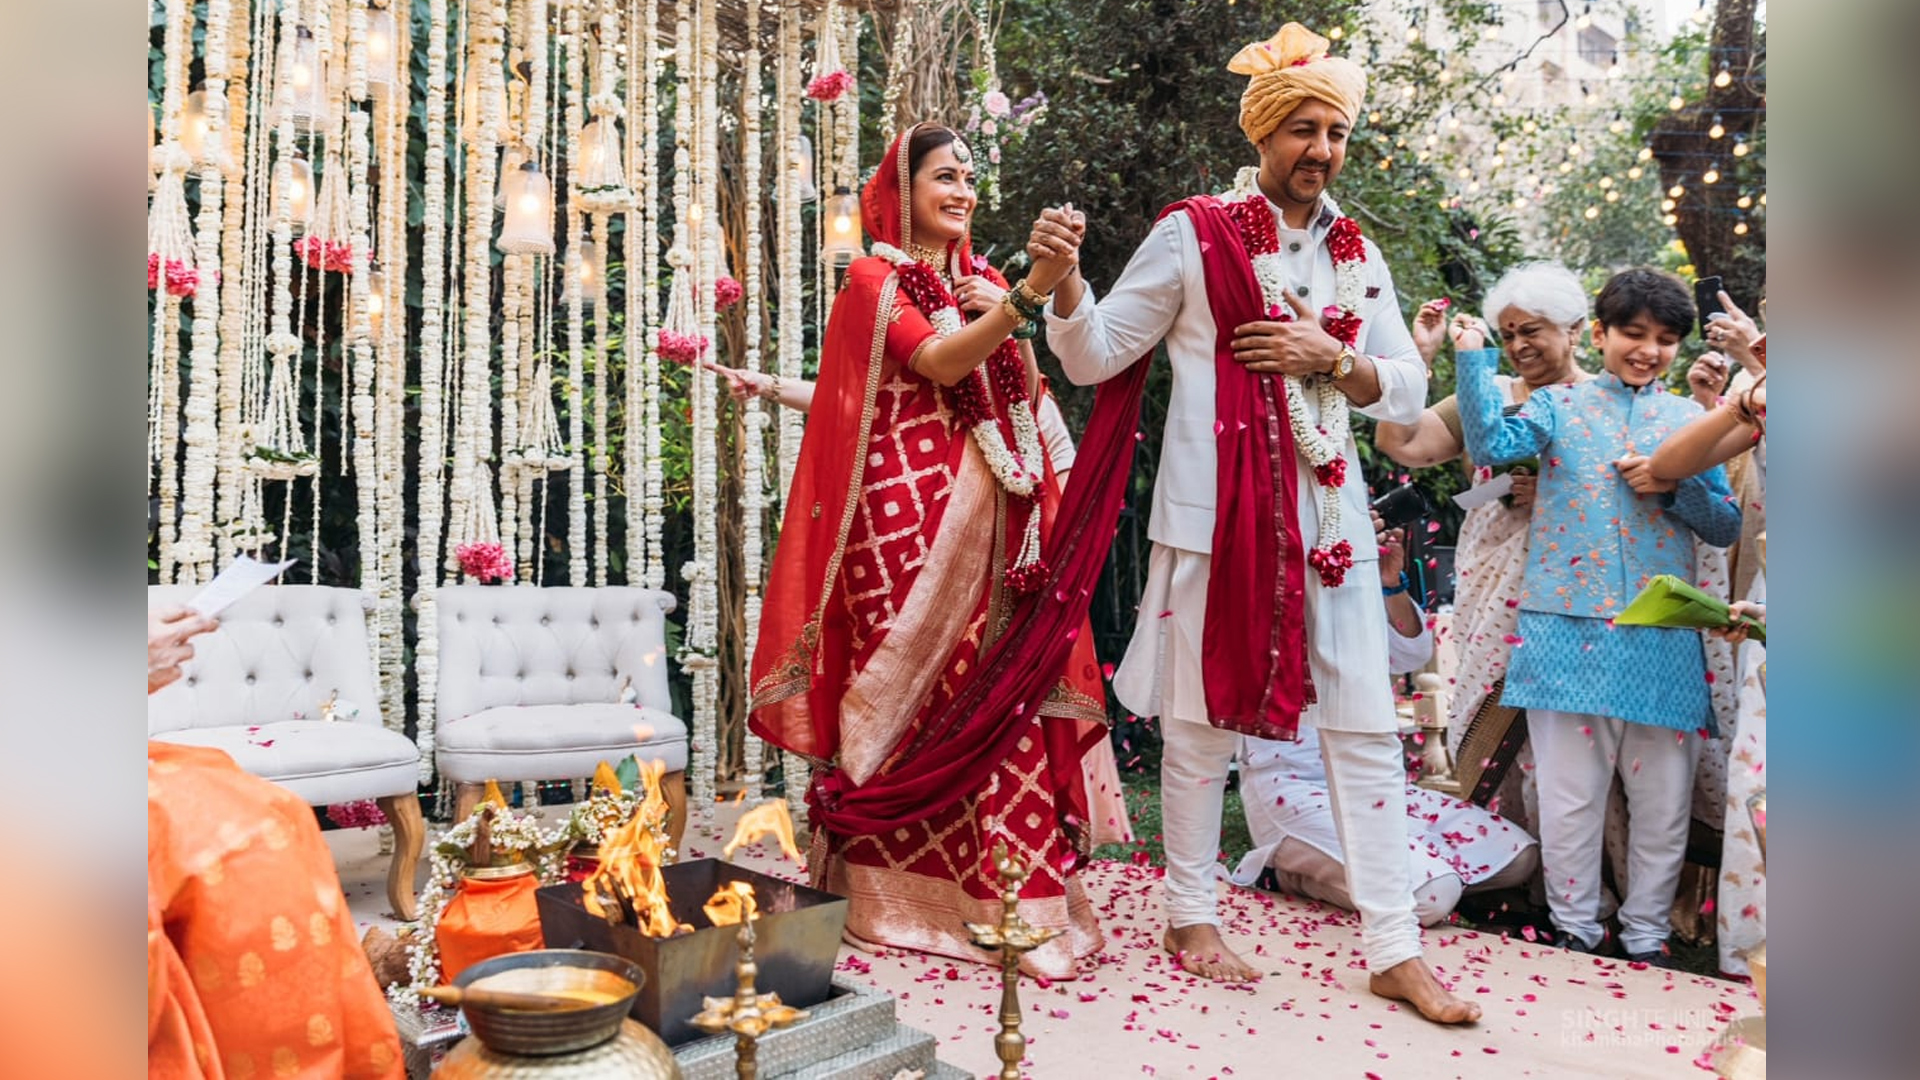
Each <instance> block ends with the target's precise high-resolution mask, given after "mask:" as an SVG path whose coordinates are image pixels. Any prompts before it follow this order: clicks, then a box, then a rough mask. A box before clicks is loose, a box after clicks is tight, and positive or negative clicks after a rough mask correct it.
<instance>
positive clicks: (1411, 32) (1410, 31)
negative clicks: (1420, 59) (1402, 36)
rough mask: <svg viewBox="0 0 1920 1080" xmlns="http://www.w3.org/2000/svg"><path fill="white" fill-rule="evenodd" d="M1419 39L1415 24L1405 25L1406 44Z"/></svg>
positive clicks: (1418, 29) (1418, 30) (1418, 31)
mask: <svg viewBox="0 0 1920 1080" xmlns="http://www.w3.org/2000/svg"><path fill="white" fill-rule="evenodd" d="M1419 40H1420V28H1419V27H1417V26H1409V27H1407V44H1409V45H1411V44H1413V43H1414V42H1416V41H1419Z"/></svg>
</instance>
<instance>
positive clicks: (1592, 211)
mask: <svg viewBox="0 0 1920 1080" xmlns="http://www.w3.org/2000/svg"><path fill="white" fill-rule="evenodd" d="M1584 214H1585V217H1586V219H1587V220H1588V221H1592V220H1593V219H1594V218H1597V217H1599V216H1600V208H1599V207H1597V206H1589V207H1587V209H1586V210H1585V212H1584Z"/></svg>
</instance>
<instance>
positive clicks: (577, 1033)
mask: <svg viewBox="0 0 1920 1080" xmlns="http://www.w3.org/2000/svg"><path fill="white" fill-rule="evenodd" d="M645 979H646V975H645V973H643V972H642V971H641V970H640V966H639V965H638V964H635V963H634V962H633V961H631V960H627V959H624V958H622V957H618V956H613V955H611V954H609V953H596V952H586V951H584V950H579V949H536V950H533V951H532V952H518V953H508V954H507V955H505V956H496V957H494V958H493V959H491V960H483V961H481V962H480V963H478V964H475V965H473V966H472V967H469V968H467V969H466V970H465V971H462V972H461V973H460V976H459V978H456V979H455V980H453V985H454V986H456V987H458V988H460V989H462V990H466V989H481V990H505V991H509V992H513V993H523V994H560V995H565V994H567V993H568V992H569V991H574V992H581V991H584V992H588V993H591V994H594V995H610V997H609V999H608V1000H606V1001H604V1002H602V1003H600V1004H595V1005H583V1006H581V1007H580V1008H578V1009H564V1010H560V1011H557V1012H526V1011H522V1010H519V1009H500V1008H495V1007H493V1006H484V1005H483V1006H476V1005H473V1004H465V1005H462V1006H461V1011H462V1012H463V1013H465V1014H466V1017H467V1026H468V1027H470V1028H472V1029H473V1034H474V1037H475V1038H477V1039H479V1040H480V1041H481V1042H482V1043H484V1044H486V1046H487V1048H488V1049H489V1050H495V1051H498V1052H500V1053H503V1054H565V1053H569V1052H572V1051H575V1050H582V1049H585V1048H587V1047H589V1046H595V1045H598V1044H600V1043H603V1042H605V1041H607V1040H608V1039H611V1038H613V1037H614V1036H615V1035H616V1034H618V1033H619V1031H620V1022H621V1021H622V1020H624V1019H626V1016H627V1012H628V1011H629V1010H630V1009H632V1008H633V1000H634V998H636V997H639V996H640V984H641V983H642V982H644V981H645Z"/></svg>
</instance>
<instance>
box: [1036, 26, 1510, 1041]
mask: <svg viewBox="0 0 1920 1080" xmlns="http://www.w3.org/2000/svg"><path fill="white" fill-rule="evenodd" d="M1326 49H1327V41H1326V39H1324V38H1322V37H1320V36H1318V35H1316V34H1313V33H1311V32H1310V31H1308V30H1306V29H1305V28H1303V27H1301V26H1299V25H1298V24H1294V23H1289V24H1287V25H1286V26H1285V27H1283V28H1282V29H1281V30H1280V32H1279V33H1278V34H1276V35H1274V37H1273V38H1272V39H1271V40H1269V41H1265V42H1259V43H1256V44H1253V45H1249V46H1247V47H1246V48H1245V49H1242V50H1241V51H1240V53H1239V55H1237V56H1235V57H1234V59H1233V62H1232V63H1231V64H1229V65H1228V67H1229V69H1230V70H1232V71H1234V72H1236V73H1238V74H1242V75H1248V76H1251V80H1250V82H1249V83H1248V85H1247V88H1246V91H1245V93H1244V95H1243V96H1242V97H1241V101H1240V126H1241V128H1242V129H1243V130H1244V131H1245V132H1246V135H1247V138H1248V139H1249V140H1250V141H1251V142H1252V143H1253V144H1254V146H1255V147H1256V148H1257V149H1258V151H1259V154H1260V170H1259V190H1258V191H1257V192H1251V193H1246V194H1245V195H1244V196H1242V195H1236V196H1234V197H1233V198H1232V199H1230V200H1229V201H1225V202H1223V201H1221V200H1218V199H1212V198H1206V197H1198V198H1192V199H1188V200H1185V201H1184V202H1181V203H1178V204H1176V205H1175V206H1173V207H1171V208H1169V210H1168V211H1166V212H1165V213H1163V215H1162V217H1161V219H1160V221H1159V223H1158V224H1157V225H1155V227H1154V229H1153V231H1152V232H1151V233H1150V234H1149V235H1148V236H1147V239H1146V241H1145V242H1144V243H1142V244H1141V245H1140V248H1139V250H1137V251H1136V252H1135V253H1134V255H1133V259H1132V261H1131V262H1129V263H1128V264H1127V268H1126V270H1125V271H1124V272H1123V273H1122V274H1121V275H1120V280H1119V281H1118V282H1116V283H1115V284H1114V286H1113V290H1112V292H1111V293H1110V294H1109V295H1107V296H1105V297H1103V298H1101V299H1100V300H1099V301H1098V303H1097V304H1096V302H1095V299H1094V296H1093V293H1092V289H1091V288H1089V287H1087V286H1086V285H1084V283H1083V282H1082V281H1081V279H1080V278H1079V277H1078V275H1071V276H1069V277H1068V278H1067V279H1066V280H1065V281H1064V282H1063V283H1062V284H1061V285H1060V286H1059V287H1058V289H1057V291H1056V292H1055V293H1054V295H1053V299H1052V301H1051V303H1050V305H1049V306H1048V310H1047V343H1048V346H1049V347H1050V348H1051V349H1052V350H1053V352H1054V353H1055V355H1057V356H1058V357H1059V358H1060V361H1061V365H1062V366H1063V367H1064V368H1065V370H1066V374H1067V377H1068V378H1070V379H1072V380H1073V381H1074V382H1076V383H1079V384H1082V385H1086V384H1090V383H1099V382H1103V381H1105V380H1107V379H1110V378H1113V377H1114V376H1115V375H1118V374H1119V373H1120V372H1122V371H1123V370H1125V369H1126V368H1128V367H1130V366H1131V365H1133V364H1135V363H1137V362H1140V361H1142V360H1146V359H1149V358H1151V356H1152V354H1153V349H1154V346H1155V344H1156V343H1157V342H1159V341H1161V340H1165V341H1166V343H1167V352H1168V355H1169V358H1170V359H1171V362H1172V364H1173V390H1172V395H1171V398H1170V400H1169V402H1168V406H1167V426H1166V432H1165V437H1164V441H1163V443H1162V451H1161V455H1160V468H1159V475H1158V476H1157V477H1156V478H1155V484H1154V494H1153V514H1152V519H1151V523H1150V525H1149V528H1148V537H1149V538H1150V539H1151V540H1152V541H1153V554H1152V558H1151V563H1150V568H1149V573H1148V580H1147V585H1146V590H1145V594H1144V595H1143V596H1142V598H1141V601H1140V609H1139V611H1140V614H1139V619H1138V623H1137V625H1136V626H1135V629H1134V635H1133V641H1132V644H1131V645H1130V646H1129V648H1128V650H1127V655H1126V658H1125V660H1124V661H1123V662H1122V664H1121V666H1120V669H1119V671H1118V672H1117V673H1116V674H1115V676H1114V691H1115V693H1116V695H1117V696H1118V697H1119V698H1120V700H1121V702H1123V703H1124V704H1125V705H1126V706H1127V707H1128V708H1129V709H1131V710H1132V711H1134V712H1136V713H1139V714H1141V715H1158V716H1160V717H1162V718H1163V719H1164V721H1165V723H1164V724H1163V728H1164V731H1165V737H1166V746H1165V752H1164V756H1163V758H1162V762H1161V771H1160V779H1161V798H1162V800H1163V807H1162V810H1163V815H1164V826H1165V838H1166V850H1167V877H1166V882H1165V889H1166V893H1165V905H1166V910H1167V916H1168V922H1169V929H1168V931H1167V935H1166V939H1165V944H1166V948H1167V950H1168V951H1169V952H1172V953H1174V954H1175V955H1176V956H1177V957H1178V958H1179V962H1180V963H1181V965H1182V966H1183V967H1184V968H1185V969H1186V970H1188V971H1190V972H1193V973H1195V974H1198V975H1201V976H1204V977H1206V978H1209V979H1215V980H1219V981H1223V982H1243V981H1247V980H1251V979H1255V978H1258V977H1259V976H1258V973H1257V972H1256V971H1255V970H1254V969H1253V968H1252V967H1250V966H1249V965H1248V964H1247V963H1246V961H1244V960H1243V959H1241V957H1240V956H1239V955H1237V954H1236V953H1235V952H1234V951H1233V950H1232V949H1230V948H1228V947H1227V945H1226V943H1225V942H1224V941H1223V940H1222V939H1221V937H1220V932H1219V925H1218V924H1219V913H1218V911H1217V893H1216V880H1217V878H1218V876H1219V867H1218V864H1217V861H1216V859H1217V852H1218V850H1219V842H1220V818H1221V794H1222V791H1223V790H1224V788H1225V784H1226V780H1227V768H1228V764H1229V762H1230V761H1231V759H1232V757H1233V754H1234V750H1235V748H1236V747H1237V746H1238V744H1239V739H1240V735H1241V734H1243V733H1245V734H1251V735H1257V736H1261V737H1265V738H1283V739H1292V738H1295V737H1296V735H1297V731H1296V728H1297V724H1298V723H1299V722H1301V721H1302V720H1304V721H1305V722H1306V723H1309V724H1312V725H1313V726H1314V727H1316V728H1317V729H1318V730H1319V733H1320V742H1321V748H1322V749H1321V753H1322V755H1323V757H1324V760H1325V763H1326V766H1327V774H1328V776H1329V778H1330V780H1331V785H1330V786H1331V795H1332V799H1331V801H1332V807H1333V811H1334V818H1335V822H1336V824H1337V827H1338V830H1339V836H1340V842H1341V845H1342V847H1343V849H1344V850H1346V851H1348V852H1350V853H1352V858H1351V859H1350V861H1349V862H1348V864H1347V880H1348V891H1349V893H1350V895H1351V896H1352V897H1353V901H1354V904H1355V906H1356V907H1357V908H1358V909H1359V911H1360V913H1361V916H1362V923H1363V927H1364V933H1363V938H1364V945H1365V953H1366V958H1367V966H1368V969H1369V970H1370V971H1371V972H1372V976H1371V983H1370V985H1371V989H1372V991H1373V992H1374V993H1376V994H1379V995H1381V996H1383V997H1389V998H1395V999H1399V1000H1405V1001H1409V1002H1411V1003H1412V1004H1414V1005H1415V1006H1417V1007H1418V1008H1419V1010H1420V1011H1421V1013H1423V1014H1424V1015H1426V1016H1427V1017H1428V1018H1429V1019H1431V1020H1435V1021H1439V1022H1442V1023H1462V1022H1472V1021H1474V1020H1476V1019H1478V1018H1479V1015H1480V1010H1479V1008H1478V1006H1475V1005H1473V1004H1471V1003H1468V1002H1463V1001H1460V1000H1458V999H1456V998H1454V997H1453V996H1452V995H1451V994H1449V993H1447V992H1446V990H1445V989H1443V988H1442V987H1441V986H1440V984H1439V983H1438V982H1437V981H1436V980H1435V978H1434V976H1433V973H1432V971H1431V970H1429V969H1428V967H1427V965H1426V963H1425V961H1424V960H1422V959H1421V954H1420V926H1419V923H1418V921H1417V920H1416V918H1415V916H1414V904H1413V889H1412V883H1411V882H1410V881H1409V880H1408V862H1407V858H1406V821H1405V817H1406V788H1405V773H1404V770H1403V767H1402V764H1401V750H1400V742H1399V738H1398V736H1397V734H1396V730H1397V721H1396V718H1395V715H1394V708H1393V698H1392V695H1391V691H1390V688H1389V684H1388V678H1387V668H1386V657H1385V654H1384V653H1383V652H1382V650H1381V649H1380V642H1381V641H1382V640H1384V638H1385V635H1386V627H1385V625H1384V623H1383V620H1384V615H1383V609H1382V605H1381V603H1380V597H1379V592H1378V587H1377V582H1375V581H1374V575H1373V574H1371V573H1369V572H1367V571H1370V570H1371V569H1372V567H1371V565H1370V564H1372V563H1373V562H1374V561H1376V560H1377V559H1378V556H1379V550H1378V547H1377V546H1376V545H1375V543H1374V538H1373V531H1372V528H1371V525H1370V522H1369V517H1368V506H1367V498H1366V490H1365V482H1364V480H1363V479H1362V477H1361V471H1360V460H1359V456H1358V453H1357V451H1356V448H1355V446H1354V442H1353V437H1352V435H1351V434H1350V432H1349V419H1348V410H1349V408H1353V409H1357V410H1359V411H1360V412H1362V413H1364V414H1365V415H1367V416H1371V417H1373V418H1375V419H1377V420H1390V421H1395V422H1398V423H1411V422H1413V421H1414V420H1415V419H1416V418H1417V417H1418V416H1419V414H1420V410H1421V408H1422V407H1423V406H1424V405H1425V404H1426V393H1427V378H1426V368H1425V365H1424V364H1422V363H1421V360H1420V357H1419V353H1418V351H1417V350H1416V349H1415V348H1414V344H1413V339H1412V337H1411V336H1410V335H1409V334H1408V332H1407V327H1406V323H1405V321H1404V319H1403V317H1402V316H1401V313H1400V307H1399V302H1398V300H1397V298H1396V297H1395V295H1394V289H1393V278H1392V275H1391V274H1390V273H1389V272H1388V270H1387V267H1386V264H1385V262H1384V261H1383V260H1382V259H1381V256H1380V251H1379V249H1378V248H1376V247H1375V246H1374V245H1373V244H1372V242H1371V241H1365V240H1362V239H1361V237H1360V236H1359V231H1358V227H1357V226H1356V225H1355V224H1354V223H1353V222H1352V221H1351V220H1350V219H1348V218H1345V217H1343V216H1342V215H1341V213H1340V209H1339V207H1338V206H1337V205H1335V203H1334V202H1333V200H1332V199H1331V198H1330V197H1328V195H1327V194H1326V190H1327V187H1328V185H1330V184H1331V183H1332V182H1333V180H1334V178H1335V177H1336V176H1338V175H1339V173H1340V167H1341V165H1342V163H1343V162H1344V161H1345V159H1346V147H1347V139H1348V137H1349V135H1350V133H1351V132H1352V130H1353V125H1354V122H1355V118H1356V117H1357V116H1358V114H1359V112H1360V109H1361V104H1362V99H1363V97H1364V96H1365V92H1366V74H1365V73H1364V72H1363V71H1362V70H1361V69H1360V67H1359V66H1358V65H1356V64H1354V63H1353V62H1352V61H1350V60H1346V59H1344V58H1336V57H1329V56H1328V55H1327V54H1326ZM1084 230H1085V221H1084V218H1083V216H1082V215H1080V214H1079V213H1078V212H1076V211H1072V210H1070V209H1062V210H1049V211H1046V212H1045V213H1044V214H1042V216H1041V219H1040V220H1039V221H1038V222H1036V223H1035V225H1034V228H1033V233H1032V237H1031V239H1030V242H1029V245H1028V250H1029V253H1030V254H1031V255H1033V256H1034V257H1035V258H1036V259H1040V258H1049V257H1052V258H1064V257H1067V256H1069V255H1071V254H1072V253H1073V252H1074V250H1075V249H1076V248H1077V246H1078V244H1079V239H1080V236H1081V235H1082V234H1083V232H1084ZM1316 312H1318V313H1319V314H1318V315H1317V316H1316V314H1315V313H1316ZM1355 564H1367V565H1361V566H1356V565H1355ZM1215 565H1217V566H1218V567H1219V573H1217V574H1216V573H1213V569H1214V567H1215ZM1349 568H1352V569H1353V572H1352V573H1351V574H1349V573H1348V572H1347V571H1348V569H1349Z"/></svg>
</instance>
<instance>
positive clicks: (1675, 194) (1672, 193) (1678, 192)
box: [1667, 184, 1687, 199]
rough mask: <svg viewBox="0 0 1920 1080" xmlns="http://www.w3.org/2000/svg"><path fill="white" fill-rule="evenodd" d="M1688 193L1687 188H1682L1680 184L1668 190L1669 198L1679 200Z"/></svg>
mask: <svg viewBox="0 0 1920 1080" xmlns="http://www.w3.org/2000/svg"><path fill="white" fill-rule="evenodd" d="M1686 193H1687V189H1686V188H1684V187H1681V186H1680V185H1679V184H1675V185H1673V186H1672V187H1670V188H1668V189H1667V198H1669V199H1677V198H1679V197H1680V196H1682V195H1685V194H1686Z"/></svg>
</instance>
